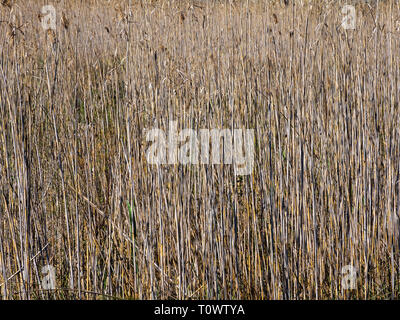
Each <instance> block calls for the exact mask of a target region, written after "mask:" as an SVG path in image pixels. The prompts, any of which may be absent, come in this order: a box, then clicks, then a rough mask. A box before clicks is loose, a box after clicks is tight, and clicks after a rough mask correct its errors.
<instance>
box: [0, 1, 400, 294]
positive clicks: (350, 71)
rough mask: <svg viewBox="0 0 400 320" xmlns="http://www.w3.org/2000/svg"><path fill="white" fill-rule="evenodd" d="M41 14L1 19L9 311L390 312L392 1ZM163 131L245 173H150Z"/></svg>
mask: <svg viewBox="0 0 400 320" xmlns="http://www.w3.org/2000/svg"><path fill="white" fill-rule="evenodd" d="M46 4H48V3H47V2H46V1H42V0H41V1H31V0H26V1H2V4H1V5H0V21H1V22H0V47H1V52H0V115H1V117H0V285H1V287H0V289H1V291H0V297H2V298H3V299H388V298H389V299H394V298H399V293H400V277H399V261H400V260H399V241H400V236H399V227H400V224H399V204H400V202H399V196H400V194H399V182H400V148H399V146H400V131H399V130H400V127H399V123H400V122H399V115H400V110H399V89H400V51H399V50H400V6H399V3H398V2H397V1H378V2H372V1H369V2H366V1H353V5H354V6H355V8H356V13H357V20H356V29H355V30H345V29H343V28H342V27H341V22H342V18H343V15H342V13H341V9H342V7H343V5H344V4H346V3H345V2H343V1H322V0H321V1H295V2H292V1H246V0H242V1H190V0H188V1H172V0H171V1H167V0H160V1H144V0H143V1H100V0H98V1H94V0H93V1H78V0H73V1H53V3H52V4H53V5H54V7H55V8H56V11H57V20H56V21H57V28H56V30H55V32H54V31H51V30H47V31H45V30H43V28H42V26H41V23H40V19H42V17H41V16H40V9H41V7H42V6H43V5H46ZM170 121H177V122H178V127H179V128H180V129H183V128H191V129H194V130H195V131H198V130H199V129H201V128H209V129H213V128H249V129H254V131H255V140H254V146H255V149H254V150H255V153H254V157H255V159H254V166H253V171H252V174H251V175H247V176H235V175H234V172H233V166H232V165H229V164H221V165H203V164H199V165H181V164H176V165H173V164H172V165H168V164H166V165H159V166H156V165H151V164H149V163H148V162H147V159H146V150H147V148H148V146H149V143H148V142H147V141H146V139H145V133H146V130H147V129H151V128H161V129H163V130H165V131H167V130H168V125H169V122H170ZM46 265H51V266H53V267H54V268H55V274H56V287H55V289H54V290H45V289H43V287H42V284H41V283H42V279H43V277H44V274H43V273H42V268H43V267H44V266H46ZM346 265H352V266H354V268H356V270H357V277H356V286H355V288H354V289H353V290H344V288H343V285H342V279H343V276H344V275H343V274H342V268H343V267H345V266H346Z"/></svg>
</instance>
